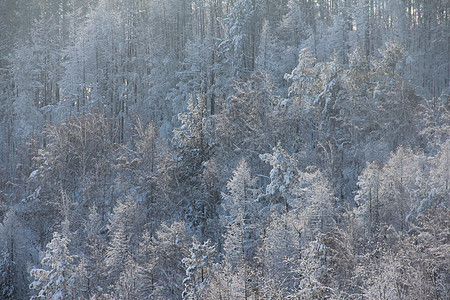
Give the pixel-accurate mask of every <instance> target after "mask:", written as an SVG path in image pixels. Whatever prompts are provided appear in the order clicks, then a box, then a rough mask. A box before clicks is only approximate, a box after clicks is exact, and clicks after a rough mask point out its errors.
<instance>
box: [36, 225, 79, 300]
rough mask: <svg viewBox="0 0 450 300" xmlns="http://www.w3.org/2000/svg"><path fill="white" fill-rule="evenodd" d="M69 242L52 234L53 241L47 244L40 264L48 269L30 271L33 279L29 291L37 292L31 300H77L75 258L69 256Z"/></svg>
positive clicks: (56, 233)
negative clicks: (75, 299)
mask: <svg viewBox="0 0 450 300" xmlns="http://www.w3.org/2000/svg"><path fill="white" fill-rule="evenodd" d="M69 242H70V240H69V238H67V237H66V236H65V235H61V234H59V233H58V232H55V233H53V239H52V241H51V242H50V243H48V244H47V248H48V250H47V251H46V253H45V256H44V258H43V259H42V264H43V265H44V266H46V267H47V268H48V269H32V270H31V271H30V275H31V276H33V277H34V278H35V280H34V281H33V282H32V283H31V284H30V289H34V290H37V291H38V293H37V295H35V296H33V297H31V299H48V298H51V299H73V298H77V293H78V291H77V288H76V282H77V269H76V266H75V259H76V256H74V255H71V254H70V252H69V249H68V244H69Z"/></svg>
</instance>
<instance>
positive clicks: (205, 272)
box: [183, 236, 216, 300]
mask: <svg viewBox="0 0 450 300" xmlns="http://www.w3.org/2000/svg"><path fill="white" fill-rule="evenodd" d="M189 252H190V256H188V257H185V258H183V263H184V264H185V266H186V278H185V279H184V280H183V284H184V286H185V289H184V291H183V299H186V300H200V299H204V298H205V297H206V295H208V288H209V284H210V282H211V277H212V273H213V272H214V270H213V269H212V267H213V263H214V260H215V256H216V247H215V246H214V245H211V242H210V241H209V240H208V241H206V242H204V243H201V242H199V241H198V240H197V238H196V237H195V236H194V239H193V241H192V246H191V248H190V249H189Z"/></svg>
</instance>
